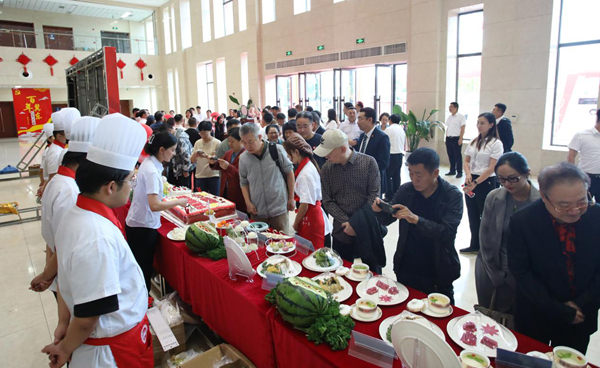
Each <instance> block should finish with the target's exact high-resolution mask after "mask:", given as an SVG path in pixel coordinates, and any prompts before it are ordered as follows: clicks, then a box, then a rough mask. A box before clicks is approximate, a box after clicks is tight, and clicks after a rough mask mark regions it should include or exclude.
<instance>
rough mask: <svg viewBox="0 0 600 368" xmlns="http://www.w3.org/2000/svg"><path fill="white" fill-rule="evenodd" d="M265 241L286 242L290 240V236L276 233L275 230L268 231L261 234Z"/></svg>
mask: <svg viewBox="0 0 600 368" xmlns="http://www.w3.org/2000/svg"><path fill="white" fill-rule="evenodd" d="M263 235H264V236H265V237H266V238H267V239H276V240H288V239H292V238H293V237H292V236H289V235H287V234H286V233H281V232H278V231H277V230H273V231H268V232H266V233H264V234H263Z"/></svg>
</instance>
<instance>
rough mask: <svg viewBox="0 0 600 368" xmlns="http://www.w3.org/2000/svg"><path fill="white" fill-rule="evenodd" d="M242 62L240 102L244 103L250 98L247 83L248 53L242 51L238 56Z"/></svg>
mask: <svg viewBox="0 0 600 368" xmlns="http://www.w3.org/2000/svg"><path fill="white" fill-rule="evenodd" d="M240 61H241V64H242V68H241V69H242V103H243V104H245V103H246V102H247V101H248V100H249V99H250V86H249V83H248V53H247V52H243V53H242V55H241V56H240Z"/></svg>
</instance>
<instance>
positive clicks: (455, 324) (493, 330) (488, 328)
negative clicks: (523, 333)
mask: <svg viewBox="0 0 600 368" xmlns="http://www.w3.org/2000/svg"><path fill="white" fill-rule="evenodd" d="M467 322H472V323H474V324H475V327H476V328H477V330H476V331H475V332H473V334H474V335H475V336H476V338H477V341H476V345H475V346H473V345H469V344H466V343H465V342H463V341H462V339H461V337H462V336H463V333H465V329H464V325H465V323H467ZM446 330H447V332H448V335H449V336H450V338H451V339H452V340H454V342H455V343H457V344H458V345H460V347H461V348H463V349H469V350H475V351H479V352H480V353H482V354H483V355H486V356H488V357H490V358H495V357H496V349H492V348H490V347H488V346H486V345H484V344H482V343H481V339H483V337H484V336H486V337H489V338H491V339H493V340H494V341H496V342H497V343H498V348H500V349H504V350H510V351H516V350H517V346H518V341H517V338H516V337H515V335H514V334H513V333H512V332H511V331H510V330H509V329H507V328H506V327H504V326H502V325H501V324H498V323H497V322H496V321H494V320H493V319H491V318H489V317H487V316H485V315H483V314H481V313H479V312H474V313H471V314H467V315H464V316H460V317H456V318H454V319H452V320H451V321H450V322H448V325H447V326H446ZM484 330H485V331H484Z"/></svg>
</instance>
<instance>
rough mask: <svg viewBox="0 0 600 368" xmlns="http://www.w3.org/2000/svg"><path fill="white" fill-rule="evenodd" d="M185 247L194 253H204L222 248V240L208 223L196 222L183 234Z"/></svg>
mask: <svg viewBox="0 0 600 368" xmlns="http://www.w3.org/2000/svg"><path fill="white" fill-rule="evenodd" d="M185 245H187V246H188V248H190V250H191V251H192V252H194V253H206V252H208V251H209V250H213V249H215V248H216V247H218V246H223V238H222V237H221V236H220V235H219V233H217V230H216V229H215V228H214V226H213V225H212V224H211V223H210V222H197V223H195V224H192V225H190V227H189V228H188V230H187V232H186V233H185Z"/></svg>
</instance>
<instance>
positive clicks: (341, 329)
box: [306, 300, 354, 350]
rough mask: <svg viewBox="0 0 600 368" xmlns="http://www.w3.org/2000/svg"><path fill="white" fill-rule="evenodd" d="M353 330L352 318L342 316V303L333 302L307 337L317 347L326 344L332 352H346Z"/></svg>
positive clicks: (308, 332) (309, 330)
mask: <svg viewBox="0 0 600 368" xmlns="http://www.w3.org/2000/svg"><path fill="white" fill-rule="evenodd" d="M353 328H354V321H353V320H352V318H350V317H349V316H342V315H341V314H340V303H338V302H336V301H333V300H332V301H331V302H330V303H329V307H327V310H326V311H325V313H324V314H322V315H321V316H319V317H317V319H316V320H315V322H314V323H313V324H312V326H310V327H309V328H308V329H307V330H306V332H307V335H306V337H307V338H308V340H309V341H313V342H314V343H315V345H319V344H321V343H323V342H325V343H327V345H329V346H330V347H331V350H344V349H346V348H347V347H348V340H350V337H351V333H352V329H353Z"/></svg>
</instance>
